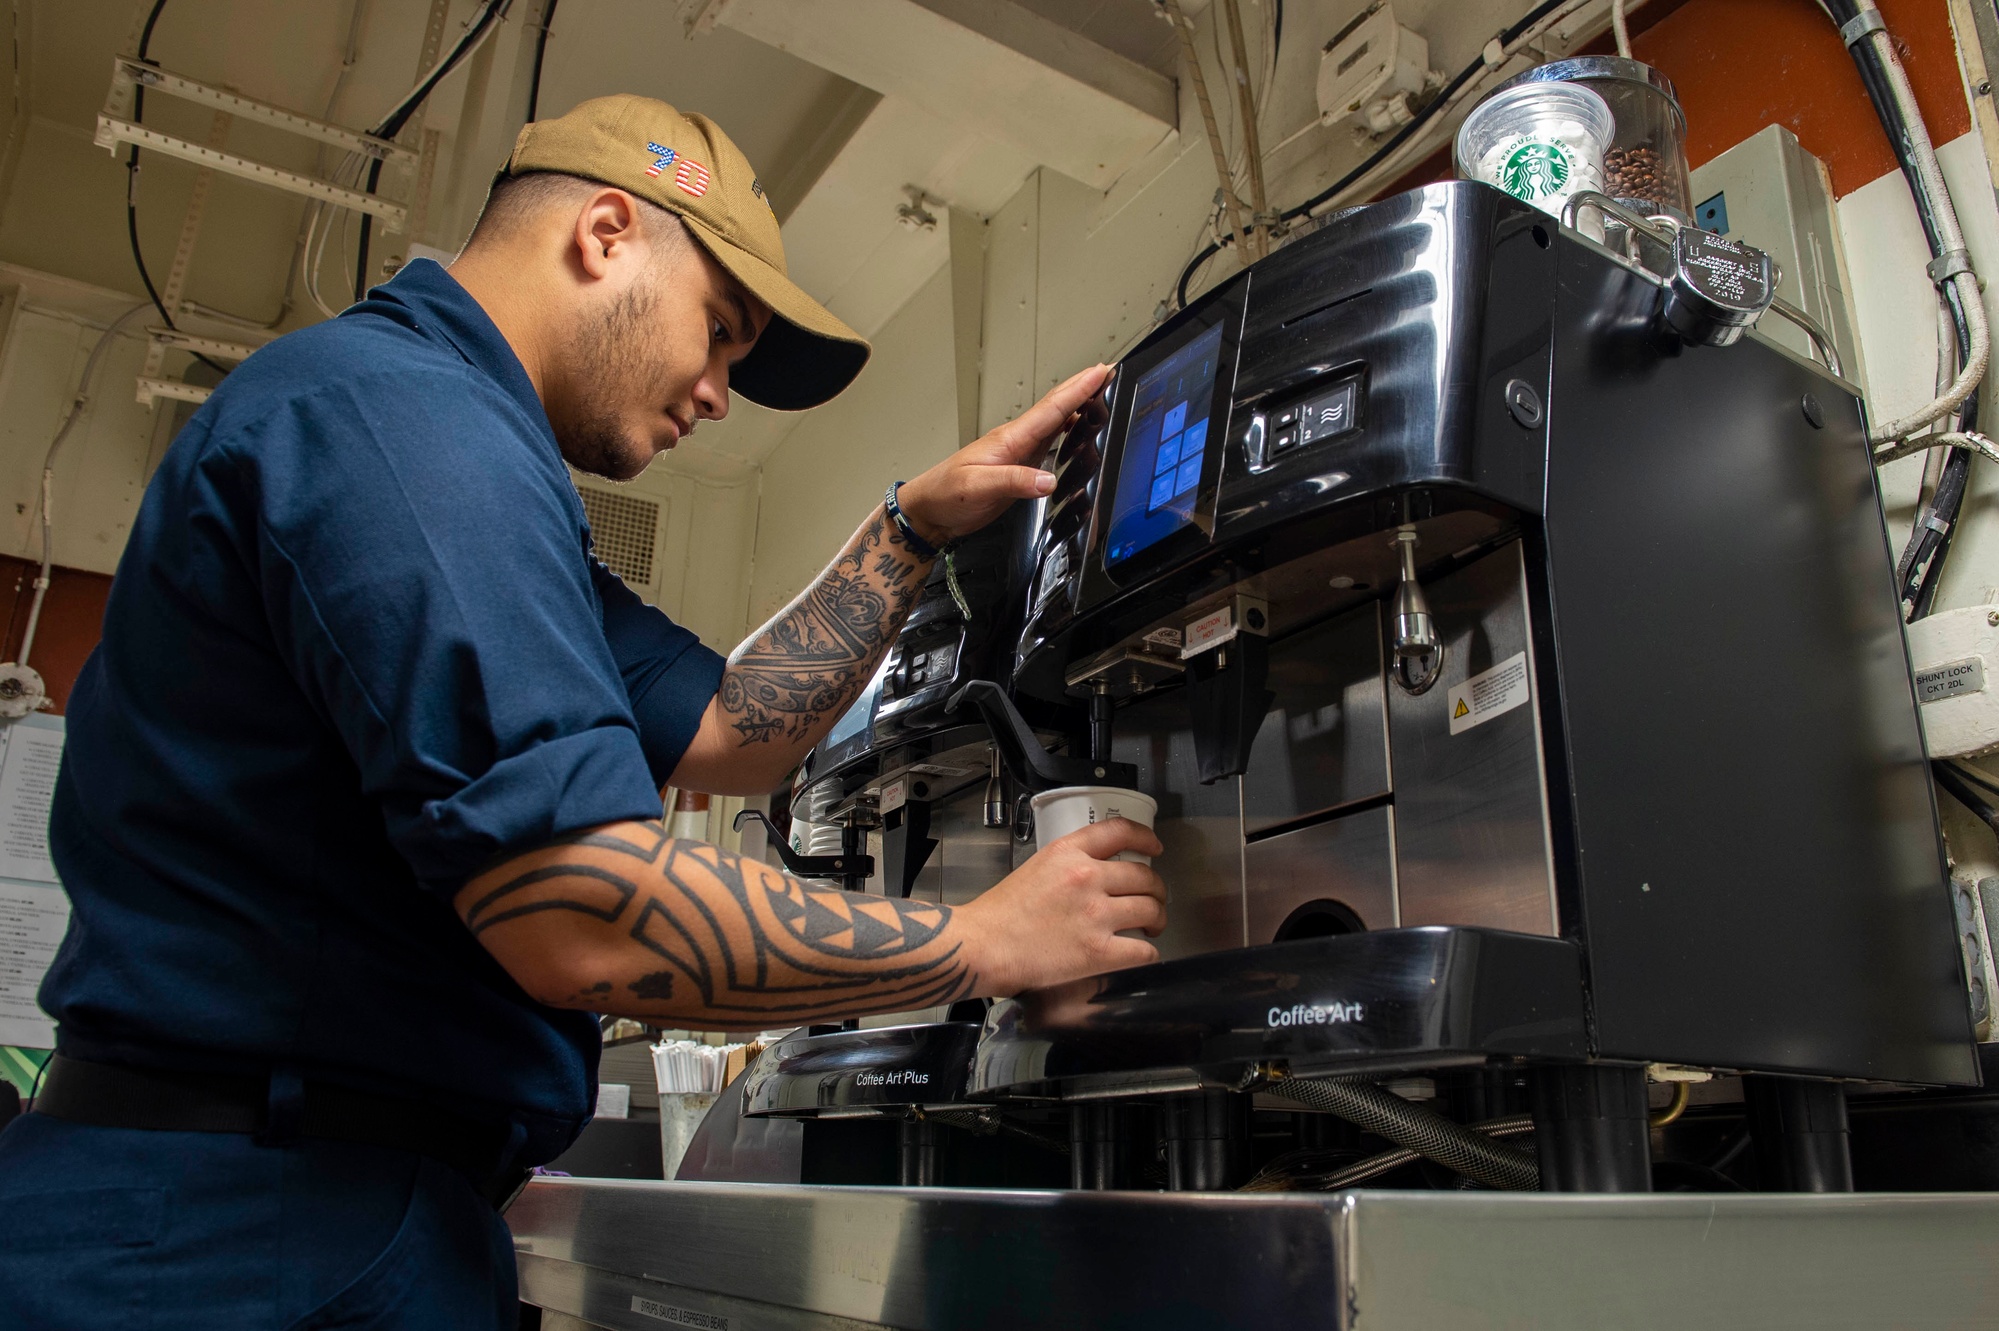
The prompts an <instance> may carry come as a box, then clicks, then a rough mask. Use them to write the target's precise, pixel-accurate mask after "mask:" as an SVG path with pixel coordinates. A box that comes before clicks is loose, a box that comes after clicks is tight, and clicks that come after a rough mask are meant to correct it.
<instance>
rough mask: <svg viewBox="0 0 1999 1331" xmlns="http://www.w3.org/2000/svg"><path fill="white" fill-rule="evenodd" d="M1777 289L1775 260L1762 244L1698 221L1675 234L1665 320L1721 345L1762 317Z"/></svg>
mask: <svg viewBox="0 0 1999 1331" xmlns="http://www.w3.org/2000/svg"><path fill="white" fill-rule="evenodd" d="M1776 294H1777V265H1776V263H1775V262H1774V261H1773V260H1772V259H1771V258H1770V256H1769V255H1767V254H1765V253H1764V252H1763V251H1762V250H1759V249H1757V248H1756V247H1755V246H1753V245H1745V244H1743V243H1742V242H1741V241H1739V240H1729V239H1727V238H1726V237H1724V236H1717V235H1715V234H1714V233H1713V232H1712V231H1702V230H1699V229H1698V228H1696V227H1690V226H1689V227H1681V228H1680V229H1679V231H1678V232H1677V233H1676V234H1675V236H1674V239H1673V274H1672V277H1671V278H1670V279H1669V280H1668V281H1667V283H1666V299H1665V306H1664V309H1663V310H1662V311H1661V315H1662V317H1663V318H1664V319H1665V321H1666V326H1667V327H1669V328H1671V329H1672V330H1673V331H1674V332H1676V333H1678V334H1679V335H1680V336H1681V337H1683V338H1685V339H1686V340H1687V341H1689V342H1692V343H1695V344H1696V345H1699V346H1708V347H1725V346H1727V345H1729V344H1730V343H1731V342H1734V341H1735V340H1736V339H1738V338H1740V337H1741V336H1742V333H1743V330H1744V329H1746V328H1748V327H1749V326H1750V325H1751V324H1754V323H1755V322H1756V321H1757V319H1759V318H1761V317H1762V314H1763V311H1765V310H1767V309H1769V308H1770V302H1771V300H1773V299H1774V298H1775V297H1776Z"/></svg>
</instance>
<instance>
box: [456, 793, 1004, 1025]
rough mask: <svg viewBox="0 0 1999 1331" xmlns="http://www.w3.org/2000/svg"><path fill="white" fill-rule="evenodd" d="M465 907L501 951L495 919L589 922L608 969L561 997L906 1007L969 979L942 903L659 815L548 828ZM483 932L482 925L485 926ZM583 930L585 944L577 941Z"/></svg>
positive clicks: (715, 1009)
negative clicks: (675, 828)
mask: <svg viewBox="0 0 1999 1331" xmlns="http://www.w3.org/2000/svg"><path fill="white" fill-rule="evenodd" d="M458 910H459V913H460V914H461V915H462V916H463V917H464V919H465V923H466V924H467V925H468V926H470V927H471V930H472V932H473V933H474V934H475V935H480V936H481V941H482V942H484V943H485V944H486V946H487V947H488V948H490V949H493V950H494V952H495V955H497V956H500V957H501V958H502V960H504V954H505V952H506V951H507V949H506V947H505V941H506V940H505V939H504V936H503V935H504V932H505V931H507V930H510V929H528V930H533V929H535V928H536V927H537V924H538V923H540V922H541V921H544V920H546V919H547V918H548V917H547V915H546V912H550V911H562V912H570V913H572V914H573V915H579V916H583V917H586V918H587V919H589V920H594V921H598V922H600V926H599V927H600V928H601V929H602V933H603V942H605V943H607V944H611V945H612V946H610V947H608V948H605V949H602V950H598V951H596V952H595V955H598V956H601V957H603V958H605V962H604V974H603V975H602V976H601V977H600V978H595V979H593V980H592V982H591V983H589V984H587V985H585V986H583V987H581V988H579V989H578V990H577V991H576V992H575V993H573V994H569V995H567V996H566V997H562V996H553V997H557V998H558V1004H559V1005H560V1006H565V1007H580V1008H588V1009H591V1010H595V1011H601V1012H610V1013H616V1014H618V1015H621V1016H632V1017H670V1018H673V1019H676V1020H685V1021H689V1022H695V1023H700V1022H707V1023H710V1024H711V1025H722V1026H757V1025H769V1024H772V1023H775V1022H780V1021H823V1020H828V1019H833V1018H838V1017H844V1016H855V1015H860V1014H863V1013H868V1012H891V1011H908V1010H911V1009H915V1008H923V1007H932V1006H935V1005H937V1004H941V1003H951V1002H955V1001H957V1000H958V999H960V998H967V997H971V996H973V995H975V994H976V993H977V992H978V975H977V973H976V972H975V971H973V970H972V969H971V968H969V967H968V966H967V965H966V963H965V959H964V957H963V955H962V945H961V944H960V943H959V942H958V941H957V940H956V939H955V938H954V937H952V935H953V934H954V933H955V931H954V930H952V929H951V928H950V924H951V908H950V907H948V906H943V905H937V904H933V903H930V902H925V901H904V900H898V899H895V898H889V897H875V896H866V895H862V894H860V893H854V892H842V891H839V890H837V889H830V888H828V889H820V888H809V887H806V886H805V885H804V884H802V883H800V882H798V881H797V880H796V879H793V878H788V877H786V876H785V875H784V874H782V873H779V872H778V871H777V870H775V869H773V868H771V867H770V866H768V865H766V864H763V863H761V862H759V861H756V860H750V859H744V858H743V857H741V856H738V855H734V854H731V853H730V852H728V851H726V850H723V849H722V848H721V847H719V846H712V845H709V844H707V843H705V842H699V841H686V840H675V839H673V838H671V837H669V836H668V835H667V834H666V830H665V828H664V827H662V826H661V825H660V824H659V823H657V822H646V823H620V824H616V825H614V826H612V827H609V828H600V829H598V830H597V831H594V832H590V833H586V834H584V835H581V836H575V837H571V838H568V839H567V840H564V841H559V842H556V843H555V844H553V845H551V846H548V847H546V848H544V849H542V850H539V851H535V852H532V853H530V854H528V855H524V856H522V857H520V858H519V859H516V860H510V861H508V862H507V863H506V864H504V865H502V866H500V867H499V868H498V869H495V870H492V871H491V872H489V873H487V874H484V875H481V876H480V877H478V878H475V879H473V880H472V882H470V883H469V884H467V885H466V887H465V889H464V890H463V892H461V893H460V895H459V898H458ZM489 934H490V935H491V936H487V935H489ZM586 946H587V944H586Z"/></svg>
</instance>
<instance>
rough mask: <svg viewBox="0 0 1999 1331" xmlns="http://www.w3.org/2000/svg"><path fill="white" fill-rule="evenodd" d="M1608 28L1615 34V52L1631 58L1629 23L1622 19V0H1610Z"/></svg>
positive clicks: (1623, 57)
mask: <svg viewBox="0 0 1999 1331" xmlns="http://www.w3.org/2000/svg"><path fill="white" fill-rule="evenodd" d="M1610 30H1611V32H1613V33H1615V34H1616V36H1617V54H1618V56H1619V57H1620V58H1621V59H1625V60H1629V59H1630V58H1631V25H1630V24H1628V23H1626V22H1625V21H1624V0H1610Z"/></svg>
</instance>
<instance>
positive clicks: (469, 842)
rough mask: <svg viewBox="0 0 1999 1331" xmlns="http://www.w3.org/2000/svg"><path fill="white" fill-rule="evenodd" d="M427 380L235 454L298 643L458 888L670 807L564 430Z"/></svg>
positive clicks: (366, 778) (380, 792)
mask: <svg viewBox="0 0 1999 1331" xmlns="http://www.w3.org/2000/svg"><path fill="white" fill-rule="evenodd" d="M407 378H408V376H404V377H403V378H402V379H400V380H398V381H397V382H396V383H395V385H394V391H393V392H390V391H385V390H383V386H382V385H372V386H371V385H369V384H367V383H365V382H364V383H357V384H353V385H348V386H344V387H342V388H338V389H329V390H325V391H323V392H321V393H317V394H314V395H312V396H310V397H308V398H304V399H301V400H298V401H295V402H293V403H291V404H289V406H288V408H287V409H286V410H284V411H281V412H277V413H273V415H272V416H271V417H270V418H268V419H266V420H265V421H263V422H260V423H259V425H258V427H257V428H256V429H255V430H254V431H250V432H246V434H245V436H244V437H243V438H242V439H241V440H240V442H239V444H238V445H237V446H236V447H234V448H232V449H230V450H227V451H226V452H225V454H224V457H225V458H226V460H227V463H228V465H229V466H231V467H232V468H234V469H235V470H236V471H237V472H238V474H239V476H240V478H241V483H244V484H247V485H249V486H251V487H253V488H254V491H255V495H256V500H257V503H258V506H259V516H260V523H259V528H258V534H257V542H256V548H255V549H254V551H250V552H247V553H249V554H250V556H251V557H253V558H254V559H255V560H256V561H257V562H258V564H259V572H260V577H261V583H262V593H263V597H264V602H265V609H266V614H267V616H268V617H269V619H270V622H271V624H272V626H273V628H274V630H275V636H276V641H277V644H278V650H279V651H280V653H281V654H283V655H284V656H285V657H286V659H287V664H288V666H289V667H290V670H291V673H292V675H293V676H294V678H296V679H297V680H298V682H299V684H300V686H301V687H302V688H303V689H304V690H305V691H306V693H307V694H308V696H309V697H310V698H311V699H312V701H313V703H314V705H315V706H316V707H318V708H319V709H320V710H322V711H323V713H324V714H325V715H326V717H327V718H328V720H329V721H330V722H331V724H332V725H333V727H334V728H335V729H336V730H337V731H338V733H339V735H340V737H341V739H342V741H343V742H344V744H345V747H346V749H347V751H348V754H349V755H350V757H351V758H352V760H353V762H354V764H355V766H356V767H357V768H358V770H359V774H360V778H361V784H362V788H363V790H364V791H365V792H366V793H367V794H368V796H369V797H370V798H371V799H373V800H374V801H375V802H376V803H377V804H378V805H379V807H380V808H381V811H382V817H383V821H384V825H385V828H386V830H387V832H388V836H389V839H390V841H391V843H392V844H393V845H394V846H395V848H396V850H397V852H398V853H399V854H400V855H401V856H402V857H403V858H404V859H405V860H406V861H407V862H408V863H409V865H410V866H411V869H412V870H413V871H414V872H415V874H416V876H417V877H418V879H419V880H420V881H421V882H422V883H423V884H424V885H425V886H426V887H428V888H430V889H431V890H433V891H437V892H440V893H443V894H446V895H450V894H455V893H456V892H457V890H458V889H459V888H460V887H461V886H462V885H463V884H464V882H465V881H466V879H468V878H469V877H471V876H472V875H473V874H474V873H476V872H478V871H479V870H480V869H482V868H484V867H485V866H487V865H489V864H490V863H491V862H492V861H494V860H495V859H498V858H501V857H503V856H506V855H509V854H517V853H520V852H522V851H526V850H530V849H533V848H534V847H536V846H540V845H545V844H547V843H548V842H549V841H551V840H553V839H555V838H557V837H559V836H561V835H563V834H565V833H568V832H573V831H576V830H579V829H582V828H585V827H590V826H595V825H598V824H602V823H607V822H615V821H620V820H624V819H634V818H656V817H658V816H659V791H658V783H656V782H654V781H653V780H652V779H651V770H650V757H651V755H650V753H649V750H648V747H647V745H646V744H644V743H642V731H641V726H640V723H639V721H638V719H637V718H636V717H635V716H634V713H633V707H632V705H631V703H630V701H629V699H628V697H627V690H626V684H625V681H624V678H623V676H622V674H621V672H620V667H619V663H618V662H617V660H616V659H614V657H613V655H612V652H611V648H610V645H609V643H608V641H607V635H606V627H605V621H604V618H603V616H602V612H601V608H600V604H599V601H598V596H597V587H596V585H595V583H594V581H593V575H592V573H591V571H590V567H591V564H592V563H593V562H594V561H592V560H591V559H590V558H589V556H588V554H587V553H586V549H585V541H586V538H585V535H584V527H583V520H582V509H581V505H580V504H579V503H577V501H576V497H575V494H574V492H573V491H572V490H571V489H570V486H569V482H568V478H567V475H566V473H565V472H564V471H563V469H562V465H561V462H560V459H559V456H557V455H556V454H555V450H554V445H553V441H552V440H549V439H547V438H546V436H545V435H544V434H541V433H539V432H537V431H536V430H535V429H534V428H533V426H532V425H531V423H529V422H527V421H526V420H525V419H524V418H523V417H522V416H521V414H520V412H519V410H518V409H517V408H515V407H513V406H512V404H510V403H508V402H506V401H505V400H504V399H502V398H501V397H500V395H499V394H498V393H494V394H491V395H488V396H487V397H486V398H479V399H475V400H474V401H471V402H469V403H468V402H467V400H466V397H467V395H466V391H465V388H464V385H463V383H462V382H451V383H448V384H440V385H438V386H437V391H436V392H425V391H424V386H423V385H421V384H411V383H409V382H407ZM371 387H373V388H375V389H376V390H378V391H372V392H371V391H370V388H371ZM389 404H393V406H391V405H389ZM685 654H686V652H685V650H684V649H683V651H682V652H681V653H680V655H682V656H684V655H685ZM663 673H664V677H667V678H678V677H679V676H678V672H677V671H676V670H675V669H674V668H673V667H672V666H671V665H669V666H667V667H665V668H664V672H663ZM689 734H690V735H691V731H690V732H689ZM682 747H683V748H684V747H685V745H684V742H683V745H682Z"/></svg>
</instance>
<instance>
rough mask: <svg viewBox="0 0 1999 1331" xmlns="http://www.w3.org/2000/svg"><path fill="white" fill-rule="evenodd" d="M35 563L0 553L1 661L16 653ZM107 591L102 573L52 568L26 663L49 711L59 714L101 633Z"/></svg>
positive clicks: (108, 582) (24, 628)
mask: <svg viewBox="0 0 1999 1331" xmlns="http://www.w3.org/2000/svg"><path fill="white" fill-rule="evenodd" d="M38 567H39V566H38V565H37V564H34V563H32V562H30V561H28V560H25V559H14V558H11V557H9V556H5V555H0V613H4V615H5V622H6V625H7V631H6V637H5V638H4V639H0V661H14V660H18V659H19V657H20V651H21V635H22V634H23V633H25V632H26V631H27V628H28V607H29V606H30V604H32V602H33V601H34V597H35V572H36V570H37V568H38ZM110 595H111V579H110V578H108V577H106V576H104V575H103V574H102V573H84V572H82V571H80V570H78V569H73V568H60V567H58V568H56V569H54V570H52V571H51V574H50V577H49V594H48V595H47V596H46V597H44V598H43V599H42V621H41V623H40V624H39V625H38V626H37V627H36V629H35V654H34V656H33V657H32V658H30V659H29V661H28V664H29V665H31V666H33V667H34V668H35V669H36V671H37V672H39V673H40V675H41V677H42V682H43V683H44V684H45V685H47V686H48V690H49V698H50V699H51V700H52V701H53V703H54V706H52V707H50V708H49V709H48V710H49V711H52V712H58V713H60V712H61V711H62V710H63V708H64V707H65V706H66V705H67V704H68V702H69V692H70V690H71V689H72V688H74V687H76V676H77V672H78V671H80V670H82V669H83V661H84V658H85V657H87V656H89V655H90V653H91V651H92V650H93V649H95V648H96V646H97V640H98V639H99V638H101V637H102V636H103V635H104V603H105V601H106V600H107V599H109V598H110Z"/></svg>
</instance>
